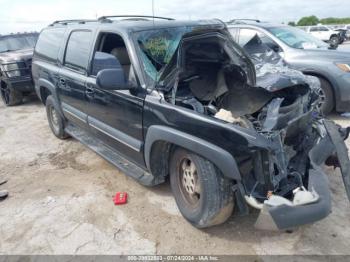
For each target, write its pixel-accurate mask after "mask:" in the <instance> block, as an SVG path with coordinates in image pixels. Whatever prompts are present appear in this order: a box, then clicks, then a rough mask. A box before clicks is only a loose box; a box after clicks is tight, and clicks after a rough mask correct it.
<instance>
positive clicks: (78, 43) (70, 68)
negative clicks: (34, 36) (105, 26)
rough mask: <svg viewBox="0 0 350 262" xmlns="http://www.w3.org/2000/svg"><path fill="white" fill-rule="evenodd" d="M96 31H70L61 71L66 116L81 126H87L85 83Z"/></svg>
mask: <svg viewBox="0 0 350 262" xmlns="http://www.w3.org/2000/svg"><path fill="white" fill-rule="evenodd" d="M93 36H94V32H93V31H91V30H73V31H71V32H70V33H69V36H68V41H67V44H66V49H65V52H64V58H63V66H62V68H61V70H60V72H59V80H58V90H59V96H60V100H61V103H62V109H63V113H64V115H65V117H67V118H68V119H69V120H70V121H72V122H73V123H75V124H78V125H80V126H84V127H86V126H87V112H86V111H87V105H86V100H85V92H86V88H85V84H86V79H87V68H88V65H89V61H90V56H91V53H92V42H93Z"/></svg>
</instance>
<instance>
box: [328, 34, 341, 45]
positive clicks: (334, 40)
mask: <svg viewBox="0 0 350 262" xmlns="http://www.w3.org/2000/svg"><path fill="white" fill-rule="evenodd" d="M339 42H340V39H339V36H336V35H333V36H331V38H330V39H329V43H330V44H331V46H334V47H337V46H338V45H339Z"/></svg>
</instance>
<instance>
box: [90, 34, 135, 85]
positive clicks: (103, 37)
mask: <svg viewBox="0 0 350 262" xmlns="http://www.w3.org/2000/svg"><path fill="white" fill-rule="evenodd" d="M96 47H97V48H96V52H95V53H94V57H93V61H92V70H91V75H92V76H97V74H98V72H99V71H101V70H103V69H117V68H122V70H123V71H124V75H125V78H126V79H127V80H130V81H133V80H134V77H135V76H134V71H133V67H132V64H131V61H130V57H129V54H128V50H127V48H126V45H125V43H124V40H123V38H122V37H121V36H119V35H117V34H112V33H101V34H100V36H99V38H98V41H97V45H96Z"/></svg>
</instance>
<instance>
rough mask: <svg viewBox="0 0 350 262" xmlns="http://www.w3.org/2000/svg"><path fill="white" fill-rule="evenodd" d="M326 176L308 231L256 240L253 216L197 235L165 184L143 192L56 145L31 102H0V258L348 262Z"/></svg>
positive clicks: (343, 218)
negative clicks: (242, 257)
mask: <svg viewBox="0 0 350 262" xmlns="http://www.w3.org/2000/svg"><path fill="white" fill-rule="evenodd" d="M332 118H333V119H336V120H337V121H338V122H339V123H341V124H343V125H350V120H346V119H342V118H340V117H338V116H333V117H332ZM327 172H328V173H329V179H330V182H331V190H332V193H333V213H332V214H331V215H330V216H329V217H327V218H326V219H324V220H322V221H320V222H318V223H315V224H313V225H308V226H304V227H301V228H299V229H297V230H295V231H294V232H292V233H286V232H277V233H276V232H274V233H272V232H264V231H257V230H255V229H254V227H253V225H254V222H255V219H256V217H257V213H256V212H253V213H252V214H250V215H249V216H246V217H239V216H235V215H233V216H232V218H231V219H230V220H229V221H228V222H227V223H225V224H224V225H221V226H217V227H214V228H210V229H206V230H198V229H196V228H194V227H192V226H191V225H190V224H189V223H187V222H186V221H185V220H184V219H183V218H182V217H181V215H180V213H179V211H178V209H177V207H176V204H175V201H174V199H173V197H172V193H171V190H170V186H169V184H168V183H167V184H164V185H162V186H158V187H156V188H145V187H143V186H141V185H139V184H138V183H137V182H135V181H134V180H133V179H131V178H128V177H126V176H125V175H124V174H122V173H120V172H118V170H117V169H116V168H115V167H113V166H112V165H110V164H109V163H107V162H106V161H105V160H103V159H102V158H101V157H99V156H97V155H96V154H95V153H93V152H92V151H90V150H89V149H87V148H85V147H84V146H83V145H81V144H80V143H79V142H77V141H75V140H74V139H68V140H66V141H60V140H58V139H56V138H55V137H54V136H53V135H52V133H51V131H50V130H49V127H48V124H47V120H46V114H45V109H44V107H43V106H42V105H41V104H40V102H39V101H38V100H36V99H35V98H32V99H30V101H27V102H26V103H25V104H24V105H22V106H18V107H11V108H5V107H4V105H3V104H2V103H1V102H0V177H2V178H6V179H8V183H7V184H6V185H4V186H0V190H1V189H5V188H7V189H8V190H9V192H10V197H9V198H8V199H7V200H5V201H3V202H0V254H221V255H223V254H250V255H255V254H259V255H260V254H308V255H310V254H350V241H349V239H350V229H349V228H350V220H349V217H350V205H349V203H348V201H347V199H346V196H345V191H344V187H343V184H342V181H341V177H340V174H339V171H338V170H335V171H334V170H332V169H327ZM117 191H127V192H128V193H129V202H128V204H127V205H125V206H114V205H113V202H112V196H113V194H115V192H117Z"/></svg>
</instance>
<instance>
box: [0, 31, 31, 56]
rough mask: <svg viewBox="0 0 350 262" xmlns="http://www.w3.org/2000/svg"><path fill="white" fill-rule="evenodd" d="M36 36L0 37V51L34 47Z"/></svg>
mask: <svg viewBox="0 0 350 262" xmlns="http://www.w3.org/2000/svg"><path fill="white" fill-rule="evenodd" d="M36 39H37V36H35V35H25V36H18V35H16V36H9V37H3V38H0V53H4V52H9V51H16V50H21V49H29V48H34V46H35V43H36Z"/></svg>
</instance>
